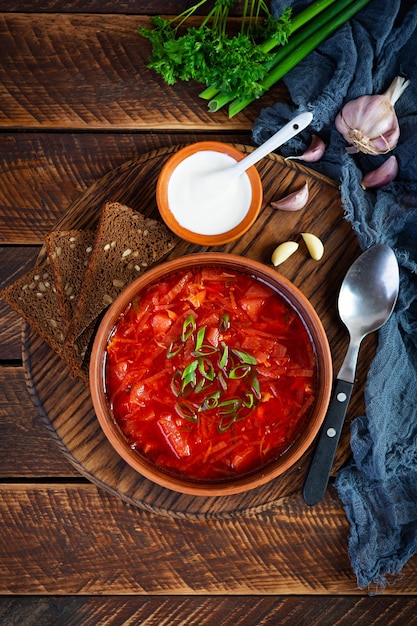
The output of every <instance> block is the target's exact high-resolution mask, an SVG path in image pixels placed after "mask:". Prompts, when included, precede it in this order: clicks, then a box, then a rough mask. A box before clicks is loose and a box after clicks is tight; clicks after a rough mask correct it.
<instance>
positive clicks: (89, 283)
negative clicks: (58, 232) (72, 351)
mask: <svg viewBox="0 0 417 626" xmlns="http://www.w3.org/2000/svg"><path fill="white" fill-rule="evenodd" d="M177 241H178V238H177V237H176V235H174V234H172V233H171V231H169V230H168V229H167V227H166V226H165V225H164V224H163V223H162V222H159V221H157V220H153V219H150V218H146V217H145V216H144V215H142V214H141V213H139V212H137V211H134V210H133V209H132V208H130V207H127V206H125V205H122V204H121V203H119V202H106V203H105V204H104V206H103V209H102V211H101V214H100V219H99V223H98V226H97V232H96V237H95V240H94V245H93V250H92V252H91V255H90V258H89V262H88V266H87V269H86V272H85V275H84V281H83V286H82V289H81V294H80V298H79V302H78V306H77V309H76V311H75V314H74V317H73V320H72V322H71V324H70V328H69V331H68V335H67V340H68V341H69V342H70V343H74V342H75V340H76V339H77V337H79V336H80V334H81V333H82V332H83V331H84V330H85V329H86V328H87V327H88V326H89V325H90V324H91V323H93V322H94V321H95V320H96V319H97V317H98V316H99V315H100V313H102V312H103V311H104V309H105V308H106V307H107V306H108V305H109V304H111V303H112V302H113V300H114V299H115V298H116V297H117V296H118V295H119V294H120V293H121V291H122V290H123V288H124V287H126V285H128V284H129V283H131V282H132V281H133V280H135V278H137V277H138V276H140V275H141V274H142V273H143V272H144V271H145V270H146V269H147V268H148V267H150V266H151V265H153V264H154V263H155V262H156V261H158V260H159V259H161V258H162V257H163V256H164V255H166V254H167V253H168V252H169V251H170V250H171V249H172V248H173V247H174V245H175V244H176V243H177Z"/></svg>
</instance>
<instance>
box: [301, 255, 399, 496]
mask: <svg viewBox="0 0 417 626" xmlns="http://www.w3.org/2000/svg"><path fill="white" fill-rule="evenodd" d="M398 289H399V269H398V263H397V259H396V257H395V254H394V252H393V251H392V249H391V248H390V247H389V246H387V245H385V244H376V245H374V246H372V247H370V248H368V249H367V250H366V251H365V252H364V253H363V254H361V256H360V257H359V258H358V259H356V261H355V262H354V263H353V265H352V266H351V267H350V269H349V270H348V272H347V274H346V276H345V278H344V280H343V283H342V286H341V289H340V293H339V300H338V307H339V315H340V318H341V320H342V321H343V323H344V324H345V326H346V328H347V329H348V331H349V335H350V343H349V348H348V351H347V354H346V357H345V359H344V361H343V364H342V367H341V368H340V371H339V373H338V375H337V378H336V381H335V385H334V389H333V394H332V399H331V401H330V404H329V408H328V411H327V414H326V417H325V419H324V422H323V425H322V428H321V430H320V433H319V435H318V439H317V443H316V448H315V450H314V453H313V457H312V460H311V464H310V467H309V470H308V473H307V477H306V480H305V483H304V487H303V497H304V500H305V501H306V502H307V504H310V505H311V504H316V503H317V502H319V501H320V500H321V498H322V497H323V495H324V492H325V491H326V487H327V483H328V481H329V476H330V470H331V468H332V465H333V460H334V456H335V453H336V448H337V444H338V442H339V438H340V433H341V430H342V426H343V423H344V420H345V416H346V411H347V408H348V404H349V400H350V396H351V394H352V388H353V383H354V380H355V371H356V363H357V359H358V354H359V347H360V344H361V342H362V339H363V338H364V337H365V336H366V335H368V334H369V333H371V332H374V331H375V330H378V328H381V326H383V324H385V322H386V321H387V320H388V318H389V317H390V315H391V313H392V311H393V309H394V306H395V303H396V300H397V296H398Z"/></svg>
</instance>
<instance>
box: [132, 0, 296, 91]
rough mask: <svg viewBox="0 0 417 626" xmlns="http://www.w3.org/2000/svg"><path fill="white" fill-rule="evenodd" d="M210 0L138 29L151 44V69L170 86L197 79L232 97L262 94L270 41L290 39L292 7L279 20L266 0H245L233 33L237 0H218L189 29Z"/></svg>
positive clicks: (204, 0) (154, 19) (157, 18)
mask: <svg viewBox="0 0 417 626" xmlns="http://www.w3.org/2000/svg"><path fill="white" fill-rule="evenodd" d="M207 2H209V0H200V2H198V3H197V4H195V5H193V6H192V7H191V8H189V9H186V10H185V11H183V12H182V13H180V14H179V15H177V16H176V17H174V18H171V19H164V18H162V17H161V16H157V17H154V18H152V19H151V23H152V28H144V27H141V28H139V29H138V31H139V34H140V35H142V36H143V37H146V38H147V39H149V40H150V42H151V43H152V53H151V56H150V59H149V64H148V67H149V68H150V69H153V70H155V71H156V72H157V73H158V74H160V75H161V76H162V77H163V79H164V80H165V82H166V83H168V84H169V85H173V84H174V83H175V82H177V81H178V80H181V81H188V80H194V81H196V82H198V83H201V84H203V85H205V86H207V87H210V88H211V89H213V90H215V92H216V93H221V94H223V95H226V96H229V97H230V96H232V95H233V96H236V95H238V96H239V97H241V98H257V97H259V96H260V95H261V93H262V87H261V81H262V80H263V79H264V78H265V77H266V75H267V73H268V70H269V65H268V62H269V61H270V57H271V54H270V49H271V45H273V46H277V45H282V44H285V43H287V41H288V34H289V32H290V23H291V22H290V17H291V9H289V8H288V9H286V10H285V11H284V13H283V14H282V15H281V17H280V18H278V19H276V18H274V17H273V16H272V15H271V13H270V11H269V9H268V7H267V5H266V3H265V2H264V1H263V0H245V2H244V8H243V15H242V18H241V24H240V30H239V32H238V33H237V34H234V35H230V34H229V33H228V17H229V11H230V9H231V8H232V6H233V5H234V4H235V3H236V0H215V1H214V5H213V6H212V8H211V10H210V11H209V12H208V14H207V16H206V17H205V18H203V19H202V23H201V24H200V25H199V26H198V27H195V26H190V27H186V26H185V23H186V21H187V20H188V19H189V18H190V17H191V16H192V15H193V14H194V13H195V12H196V10H197V9H199V8H200V7H201V6H202V5H204V4H206V3H207ZM211 4H213V2H211ZM266 42H268V44H267V45H265V44H266ZM271 42H273V43H271Z"/></svg>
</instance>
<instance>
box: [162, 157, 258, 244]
mask: <svg viewBox="0 0 417 626" xmlns="http://www.w3.org/2000/svg"><path fill="white" fill-rule="evenodd" d="M235 164H236V160H235V159H233V158H232V157H231V156H229V155H228V154H224V153H223V152H216V151H214V150H202V151H200V152H196V153H195V154H192V155H191V156H189V157H187V158H186V159H184V160H183V161H181V163H180V164H179V165H178V166H177V167H176V168H175V170H174V171H173V173H172V175H171V177H170V180H169V183H168V205H169V209H170V211H171V213H172V214H173V216H174V217H175V219H176V220H177V222H178V223H179V224H180V225H181V226H182V227H183V228H187V229H188V230H189V231H191V232H194V233H198V234H200V235H220V234H222V233H225V232H227V231H229V230H231V229H232V228H234V227H235V226H237V225H238V224H239V223H240V222H241V221H242V220H243V219H244V217H245V216H246V214H247V212H248V210H249V207H250V205H251V202H252V188H251V183H250V180H249V177H248V175H247V174H246V172H245V173H243V174H241V175H240V176H238V177H237V178H234V179H233V180H231V181H230V182H227V183H226V184H225V183H224V182H222V184H218V185H216V184H213V181H215V177H214V176H213V178H212V179H210V178H208V176H209V175H214V174H215V173H216V172H223V171H224V170H226V169H227V168H230V167H231V166H233V165H235ZM207 182H208V183H209V185H208V184H207Z"/></svg>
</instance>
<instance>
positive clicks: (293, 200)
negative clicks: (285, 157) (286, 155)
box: [270, 181, 309, 211]
mask: <svg viewBox="0 0 417 626" xmlns="http://www.w3.org/2000/svg"><path fill="white" fill-rule="evenodd" d="M308 197H309V190H308V181H306V182H305V183H304V185H303V187H301V189H298V190H297V191H293V192H292V193H290V194H288V195H287V196H284V197H283V198H281V199H280V200H274V201H273V202H270V205H271V207H273V208H274V209H280V210H281V211H299V210H300V209H303V208H304V207H305V205H306V204H307V202H308Z"/></svg>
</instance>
